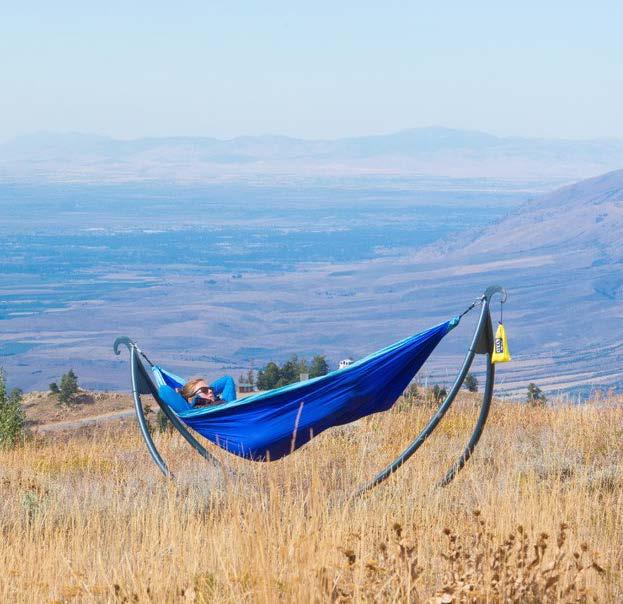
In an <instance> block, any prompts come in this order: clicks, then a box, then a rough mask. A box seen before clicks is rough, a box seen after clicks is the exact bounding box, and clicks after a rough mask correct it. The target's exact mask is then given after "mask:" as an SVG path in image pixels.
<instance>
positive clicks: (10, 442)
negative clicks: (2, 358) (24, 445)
mask: <svg viewBox="0 0 623 604" xmlns="http://www.w3.org/2000/svg"><path fill="white" fill-rule="evenodd" d="M25 423H26V417H25V415H24V410H23V408H22V391H21V390H19V388H13V390H11V391H10V392H7V389H6V381H5V378H4V372H3V371H2V370H1V369H0V447H1V448H3V449H5V448H11V447H14V446H15V445H16V444H17V443H18V442H19V441H20V440H22V439H23V437H24V424H25Z"/></svg>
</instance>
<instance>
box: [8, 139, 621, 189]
mask: <svg viewBox="0 0 623 604" xmlns="http://www.w3.org/2000/svg"><path fill="white" fill-rule="evenodd" d="M621 166H623V140H616V139H598V140H581V141H577V140H550V139H534V138H520V137H498V136H493V135H491V134H486V133H483V132H477V131H470V130H454V129H449V128H414V129H410V130H403V131H401V132H396V133H393V134H383V135H375V136H362V137H354V138H343V139H337V140H303V139H297V138H290V137H286V136H272V135H267V136H242V137H237V138H233V139H229V140H219V139H216V138H206V137H167V138H142V139H136V140H115V139H112V138H108V137H103V136H94V135H86V134H74V133H72V134H49V133H41V134H34V135H29V136H22V137H19V138H16V139H14V140H12V141H9V142H7V143H4V144H2V145H0V178H3V179H11V178H28V177H39V178H44V179H51V180H56V181H63V180H74V181H75V180H82V181H101V180H108V181H110V180H112V181H123V182H127V181H144V180H167V181H171V180H173V181H180V182H203V181H206V182H207V181H209V182H214V181H215V180H239V179H249V178H254V177H257V176H267V177H271V178H279V177H283V176H284V175H286V176H287V175H290V176H292V177H298V178H300V177H305V176H308V177H327V176H357V175H374V174H378V175H385V176H387V175H413V174H424V175H439V176H450V177H483V176H490V177H491V176H493V177H511V178H512V177H517V178H581V177H586V176H591V175H594V174H597V173H600V172H604V171H606V170H612V169H615V168H619V167H621Z"/></svg>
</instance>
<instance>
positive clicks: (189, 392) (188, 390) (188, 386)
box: [179, 377, 205, 401]
mask: <svg viewBox="0 0 623 604" xmlns="http://www.w3.org/2000/svg"><path fill="white" fill-rule="evenodd" d="M201 382H203V383H205V380H204V379H203V378H200V377H198V378H192V379H191V380H188V381H187V382H186V383H185V384H184V385H183V386H182V387H181V388H180V390H179V393H180V394H181V395H182V396H183V397H184V398H185V399H186V400H187V401H188V400H190V398H191V397H192V396H193V394H195V391H196V390H197V384H199V383H201Z"/></svg>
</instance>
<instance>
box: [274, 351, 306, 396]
mask: <svg viewBox="0 0 623 604" xmlns="http://www.w3.org/2000/svg"><path fill="white" fill-rule="evenodd" d="M301 367H302V364H301V362H300V361H299V359H298V357H297V356H296V355H293V356H292V357H291V358H290V359H289V360H287V361H286V362H285V363H284V364H283V365H282V366H281V369H280V370H279V380H278V382H277V387H278V388H281V386H287V385H288V384H294V383H295V382H298V381H299V375H300V374H301Z"/></svg>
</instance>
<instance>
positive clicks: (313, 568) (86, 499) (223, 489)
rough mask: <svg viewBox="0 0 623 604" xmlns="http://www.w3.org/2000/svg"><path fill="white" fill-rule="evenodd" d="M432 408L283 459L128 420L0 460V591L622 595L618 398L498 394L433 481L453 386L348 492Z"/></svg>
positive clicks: (449, 443)
mask: <svg viewBox="0 0 623 604" xmlns="http://www.w3.org/2000/svg"><path fill="white" fill-rule="evenodd" d="M430 412H431V410H430V409H429V408H425V407H422V406H407V405H406V404H399V405H397V406H396V407H395V408H394V410H392V411H390V412H388V413H385V414H381V415H377V416H374V417H371V418H368V419H366V420H363V421H360V422H359V423H357V424H356V425H353V426H348V427H345V428H338V429H333V430H330V431H328V432H326V433H324V434H323V435H321V436H320V437H318V438H316V439H314V440H313V441H312V442H311V443H310V444H308V445H307V446H305V447H304V448H302V449H300V450H299V451H297V452H295V453H294V454H293V455H291V456H289V457H287V458H285V459H284V460H281V461H278V462H274V463H271V464H254V463H250V462H245V461H243V460H239V459H237V458H233V457H231V456H228V455H227V454H226V453H224V452H222V451H218V452H217V453H218V455H219V457H220V458H222V459H223V460H225V461H226V462H227V463H228V466H229V467H230V468H232V470H234V471H235V473H236V474H235V475H228V474H224V473H222V472H221V471H220V470H218V469H214V468H213V467H210V466H209V465H207V464H206V463H205V462H203V460H201V459H200V458H199V457H198V456H197V455H196V454H195V453H194V452H193V451H192V450H190V448H189V447H188V446H187V445H186V443H185V442H183V441H182V440H181V439H180V438H179V437H177V436H174V435H170V434H163V435H158V436H157V442H158V444H159V446H161V448H162V451H163V454H164V456H165V458H166V459H168V460H169V461H170V465H171V467H172V469H173V471H174V472H175V473H176V477H177V479H176V481H175V482H172V481H168V480H165V479H164V478H163V477H162V476H160V475H159V474H158V473H157V470H156V468H155V466H154V465H153V464H152V462H151V460H150V459H149V458H148V454H147V452H146V450H145V448H144V446H143V444H142V442H141V441H140V440H139V436H138V431H137V430H136V429H135V427H134V426H132V425H130V426H128V425H121V424H120V425H110V424H108V425H106V426H105V427H103V428H102V429H100V430H98V431H97V432H91V433H88V432H86V433H85V432H81V433H80V434H75V435H71V436H68V435H64V436H63V435H53V436H46V437H45V438H44V437H40V436H39V437H36V438H34V439H31V440H30V441H28V442H27V443H26V444H24V445H23V446H20V447H18V448H16V449H14V450H10V451H2V452H0V530H1V532H2V540H1V541H0V569H1V570H0V601H2V602H212V601H213V602H241V601H242V602H247V601H248V602H266V603H269V602H270V603H273V602H332V601H333V602H335V601H337V602H349V601H355V602H362V601H383V602H384V601H389V602H428V601H430V602H463V601H465V602H471V601H475V602H485V601H487V602H497V601H517V602H549V601H552V602H555V601H599V602H622V601H623V576H622V575H623V545H622V544H623V405H622V403H621V401H620V400H615V399H613V398H611V399H605V400H599V401H593V402H592V403H591V404H589V405H587V406H583V407H571V406H562V405H560V406H553V407H548V408H529V407H526V406H522V405H516V404H504V403H496V404H495V406H494V409H493V412H492V417H491V419H490V422H489V424H488V427H487V430H486V432H485V434H484V436H483V439H482V441H481V444H480V446H479V447H478V449H477V450H476V453H475V455H474V457H473V459H472V460H471V461H470V462H469V463H468V465H467V466H466V468H465V469H464V470H463V472H462V473H461V474H460V475H459V477H458V478H457V480H455V482H454V483H453V484H451V485H450V486H449V487H447V488H445V489H439V488H436V487H435V483H436V480H437V479H439V478H440V477H441V476H442V475H443V472H444V470H445V469H446V466H448V465H449V463H450V462H451V461H452V460H453V458H454V457H455V456H456V455H458V453H459V452H460V450H461V447H462V445H463V443H464V441H465V440H466V439H467V436H468V434H469V431H470V429H471V425H472V422H473V421H474V419H475V416H476V408H475V406H474V403H473V400H471V399H469V398H468V397H467V396H464V397H463V399H462V400H461V401H460V402H459V404H457V405H456V409H453V410H452V411H451V412H450V413H449V414H448V416H447V418H446V419H445V421H444V422H442V424H441V425H440V427H439V429H438V430H437V432H436V433H435V434H434V435H433V436H432V437H431V439H430V440H429V441H428V442H427V443H426V444H425V446H424V447H423V448H422V449H421V450H420V452H419V453H418V455H416V457H414V458H413V459H412V460H411V461H410V462H409V463H408V465H407V466H405V467H404V468H403V469H402V470H401V471H400V472H399V473H398V474H397V475H395V476H393V477H392V478H391V479H389V480H388V481H387V482H386V483H385V484H383V485H382V486H380V487H379V488H378V489H377V490H375V491H372V492H371V493H370V494H369V495H367V496H365V497H363V498H360V499H358V500H354V501H349V500H348V495H349V494H350V493H351V492H352V490H353V489H354V488H355V487H356V486H357V485H358V484H359V483H361V482H362V481H364V480H366V479H367V478H369V477H370V476H371V475H372V474H373V473H374V472H375V471H376V470H377V469H379V468H380V467H381V466H382V465H383V464H384V463H386V462H387V461H389V460H390V459H391V458H392V456H393V455H394V454H395V453H396V452H398V451H399V450H400V449H401V448H402V447H403V446H404V445H405V444H406V443H407V442H408V441H409V440H410V439H411V438H412V437H413V435H414V434H415V433H416V431H417V430H418V428H420V427H421V426H422V425H423V423H424V422H425V420H426V418H427V416H428V414H430Z"/></svg>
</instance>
